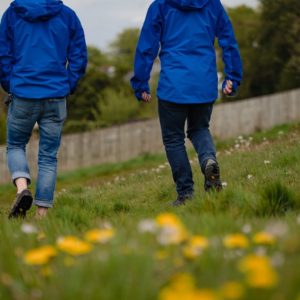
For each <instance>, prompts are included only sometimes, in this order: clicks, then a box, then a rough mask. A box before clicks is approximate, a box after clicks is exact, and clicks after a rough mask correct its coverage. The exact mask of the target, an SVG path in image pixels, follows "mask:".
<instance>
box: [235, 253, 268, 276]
mask: <svg viewBox="0 0 300 300" xmlns="http://www.w3.org/2000/svg"><path fill="white" fill-rule="evenodd" d="M270 267H271V261H270V259H269V258H268V257H266V256H259V255H255V254H252V255H248V256H246V257H244V258H243V259H242V260H241V261H240V262H239V269H240V271H242V272H244V273H246V272H255V271H260V270H262V269H263V270H264V269H267V268H270Z"/></svg>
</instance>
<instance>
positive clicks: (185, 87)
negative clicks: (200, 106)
mask: <svg viewBox="0 0 300 300" xmlns="http://www.w3.org/2000/svg"><path fill="white" fill-rule="evenodd" d="M216 37H217V38H218V41H219V45H220V47H221V48H222V50H223V61H224V64H225V79H226V80H228V79H230V80H232V81H233V82H234V87H235V88H237V86H238V85H239V84H240V83H241V80H242V62H241V57H240V53H239V49H238V45H237V42H236V39H235V36H234V31H233V28H232V25H231V22H230V20H229V17H228V15H227V13H226V11H225V10H224V8H223V6H222V4H221V2H220V0H156V1H154V2H153V3H152V5H151V6H150V8H149V10H148V13H147V17H146V20H145V23H144V25H143V28H142V31H141V35H140V39H139V42H138V46H137V50H136V57H135V66H134V77H133V78H132V79H131V84H132V87H133V89H134V91H135V94H136V97H137V98H138V99H139V100H141V93H143V92H149V91H150V90H149V84H148V81H149V79H150V73H151V69H152V66H153V62H154V60H155V58H156V57H157V55H158V53H159V57H160V61H161V73H160V80H159V85H158V91H157V96H158V98H159V99H162V100H165V101H170V102H175V103H184V104H193V103H211V102H214V101H215V100H216V99H217V98H218V76H217V65H216V52H215V48H214V43H215V38H216Z"/></svg>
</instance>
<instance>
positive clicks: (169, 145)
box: [158, 100, 216, 197]
mask: <svg viewBox="0 0 300 300" xmlns="http://www.w3.org/2000/svg"><path fill="white" fill-rule="evenodd" d="M158 110H159V119H160V124H161V130H162V137H163V143H164V146H165V149H166V153H167V157H168V161H169V163H170V165H171V169H172V174H173V179H174V181H175V183H176V189H177V193H178V195H179V196H183V197H184V196H187V195H192V194H193V193H194V181H193V173H192V169H191V165H190V162H189V159H188V155H187V152H186V147H185V137H186V135H185V124H186V121H187V136H188V138H189V139H190V140H191V142H192V144H193V146H194V148H195V150H196V152H197V154H198V158H199V164H200V167H201V170H202V172H204V169H205V165H206V162H207V161H208V160H209V159H213V160H215V161H216V150H215V146H214V142H213V139H212V136H211V134H210V131H209V123H210V118H211V114H212V110H213V103H210V104H177V103H172V102H167V101H163V100H159V104H158Z"/></svg>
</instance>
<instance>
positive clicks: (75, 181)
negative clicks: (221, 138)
mask: <svg viewBox="0 0 300 300" xmlns="http://www.w3.org/2000/svg"><path fill="white" fill-rule="evenodd" d="M240 141H242V142H241V143H239V144H240V147H239V148H237V147H238V146H235V145H236V141H227V142H226V143H220V144H219V147H218V148H219V149H220V154H219V159H220V164H221V167H222V173H223V180H224V181H226V182H227V184H228V185H227V187H226V188H225V190H224V192H222V193H220V194H209V195H207V194H205V193H204V192H203V188H202V185H203V184H202V181H203V178H202V176H201V175H200V174H199V168H198V166H197V159H196V158H195V155H194V153H191V158H192V159H193V168H194V170H195V172H194V173H195V182H196V197H195V200H194V201H193V202H191V203H189V204H188V205H187V206H186V207H182V208H178V209H172V208H170V206H169V202H170V200H173V199H174V198H175V196H176V195H175V191H174V186H173V182H172V179H171V176H170V170H169V168H168V167H166V168H163V167H161V168H159V167H158V166H159V165H164V164H165V157H164V156H163V155H157V156H147V157H142V158H139V159H136V160H133V161H131V162H127V163H123V164H118V165H107V166H102V167H95V168H91V169H85V170H81V171H79V172H73V173H69V174H64V175H62V176H60V177H59V181H58V190H59V192H58V195H57V202H56V207H55V209H54V210H53V211H52V212H51V214H50V215H49V218H48V219H46V220H44V221H41V222H37V221H35V220H33V218H32V216H33V212H32V213H31V214H30V215H29V217H28V219H27V220H26V222H31V223H32V224H33V225H34V226H35V227H37V228H38V230H39V231H40V232H44V233H45V235H46V237H45V238H43V239H38V238H37V235H36V234H31V235H28V234H24V233H22V232H21V229H20V227H21V222H20V221H13V222H8V221H7V219H6V212H7V210H8V208H9V205H10V201H11V199H12V198H13V196H14V194H13V193H14V190H13V189H12V188H11V187H10V186H8V185H6V186H2V187H0V201H1V202H0V203H1V208H0V209H1V212H0V258H1V259H0V299H2V298H3V299H35V298H37V299H74V297H75V298H76V299H156V298H157V296H158V294H159V290H160V289H161V288H162V287H163V286H164V285H165V284H166V283H167V282H168V280H169V279H170V277H171V276H172V275H173V274H175V273H181V272H189V273H191V274H192V275H193V276H194V277H195V279H196V281H197V284H198V286H199V287H201V288H211V289H213V290H214V291H216V290H217V289H218V288H219V287H220V286H221V285H222V284H223V283H224V282H225V281H228V280H236V281H239V282H241V283H242V284H243V286H245V288H247V287H246V286H247V285H246V283H244V276H243V275H242V274H241V273H240V272H239V271H238V270H237V262H238V260H239V259H240V258H241V257H243V256H245V255H246V254H249V253H253V252H257V251H258V252H266V253H267V254H268V256H270V257H271V258H273V260H274V261H275V262H276V261H277V266H276V268H277V271H278V273H279V275H280V282H279V284H278V285H277V286H276V287H274V288H272V289H270V290H255V289H250V288H249V289H247V293H246V296H245V297H244V298H243V299H253V298H254V297H255V298H256V299H264V300H265V299H276V300H280V299H289V300H290V299H291V300H293V299H296V295H298V294H300V288H299V282H300V270H299V268H297V267H296V268H295V266H297V265H298V266H299V265H300V220H299V217H298V215H299V207H300V192H299V189H298V187H299V182H300V126H299V125H294V126H283V127H280V128H276V129H274V130H272V131H269V132H267V133H260V134H256V135H254V139H253V141H251V142H250V143H249V145H247V143H248V142H249V139H248V138H247V139H241V140H240ZM266 161H269V162H270V163H265V162H266ZM248 175H253V177H252V178H251V179H248ZM285 208H287V212H286V213H284V214H281V212H283V211H284V210H285ZM166 211H169V212H173V213H176V214H177V215H178V216H179V217H180V219H181V220H182V221H183V223H184V224H185V225H186V227H187V229H188V230H189V232H191V233H192V234H201V235H204V236H206V237H208V238H209V240H210V246H209V251H208V250H207V251H204V252H203V254H202V255H201V256H200V257H199V258H197V259H196V260H195V261H187V260H185V259H184V257H183V256H182V254H181V251H180V249H181V246H179V245H178V246H175V247H170V248H167V249H164V248H162V247H161V246H159V244H158V242H157V241H156V240H155V237H154V236H152V235H146V234H141V233H139V232H138V229H137V228H138V223H139V221H140V220H142V219H145V218H147V219H149V218H155V216H157V215H158V214H160V213H162V212H166ZM274 215H275V216H274ZM104 222H109V223H110V224H112V226H113V227H114V228H115V229H116V237H115V238H114V239H113V241H111V242H110V243H108V244H107V245H98V246H95V249H94V250H93V251H92V252H91V253H90V254H88V255H85V256H83V257H80V258H76V259H75V261H74V264H73V263H72V264H71V266H66V263H65V258H66V257H67V256H66V255H65V254H63V253H60V254H59V256H58V257H56V258H55V259H54V260H53V261H52V262H51V263H50V264H49V266H47V267H42V268H41V267H33V266H27V265H25V264H24V262H23V259H22V258H23V255H24V252H25V251H27V250H30V249H32V248H35V247H39V246H41V245H48V244H52V245H55V242H56V240H57V238H58V237H60V236H64V235H75V236H77V237H80V238H81V237H82V236H83V234H84V233H85V232H86V231H87V230H89V229H93V228H97V227H101V226H102V224H103V223H104ZM245 225H247V226H246V227H249V225H250V227H251V233H249V238H250V237H251V236H252V235H253V234H254V233H255V232H258V231H261V230H264V229H265V228H273V229H274V228H275V234H278V241H277V243H276V245H274V246H272V247H266V248H265V247H258V246H254V245H251V246H250V247H249V248H247V249H245V250H242V251H232V250H228V249H225V248H224V247H223V246H222V242H221V241H222V238H223V237H224V236H225V235H226V234H230V233H236V232H241V231H242V229H243V228H245ZM161 250H163V251H164V252H163V253H164V255H163V256H166V258H164V257H161V259H158V258H157V257H156V256H157V255H156V253H157V251H161ZM159 253H161V252H159ZM166 253H167V254H166ZM67 265H68V264H67Z"/></svg>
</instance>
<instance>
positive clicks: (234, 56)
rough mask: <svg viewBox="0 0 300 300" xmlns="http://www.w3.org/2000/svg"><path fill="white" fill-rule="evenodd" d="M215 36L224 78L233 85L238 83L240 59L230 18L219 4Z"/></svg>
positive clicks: (239, 80) (240, 71) (240, 76)
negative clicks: (220, 50) (219, 10)
mask: <svg viewBox="0 0 300 300" xmlns="http://www.w3.org/2000/svg"><path fill="white" fill-rule="evenodd" d="M216 35H217V37H218V40H219V45H220V47H221V48H222V51H223V56H222V57H223V62H224V65H225V80H231V81H233V82H234V86H238V85H240V83H241V81H242V77H243V67H242V59H241V56H240V51H239V46H238V44H237V41H236V38H235V35H234V30H233V27H232V24H231V22H230V19H229V17H228V15H227V13H226V11H225V9H224V7H223V6H222V5H221V12H220V14H219V18H218V22H217V34H216Z"/></svg>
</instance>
